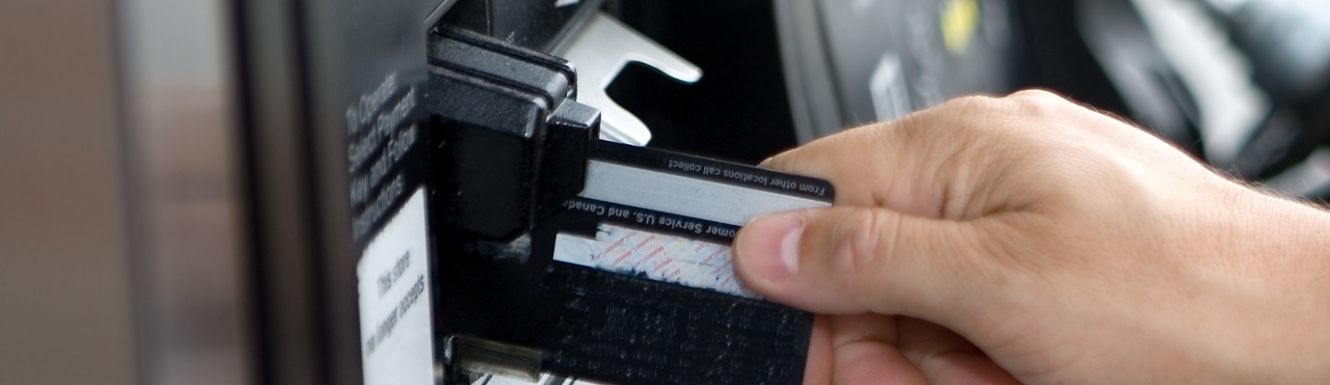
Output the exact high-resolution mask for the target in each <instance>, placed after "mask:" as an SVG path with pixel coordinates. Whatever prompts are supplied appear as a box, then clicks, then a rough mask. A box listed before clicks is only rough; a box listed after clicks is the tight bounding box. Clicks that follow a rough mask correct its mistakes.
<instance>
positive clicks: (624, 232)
mask: <svg viewBox="0 0 1330 385" xmlns="http://www.w3.org/2000/svg"><path fill="white" fill-rule="evenodd" d="M554 260H556V261H560V262H565V263H571V264H575V265H582V266H586V267H591V268H595V269H597V270H604V271H609V272H614V273H619V274H626V275H633V276H641V277H646V278H649V279H653V280H657V281H661V282H670V283H677V284H681V285H685V286H691V287H696V288H701V289H710V290H714V291H718V292H721V293H726V294H733V295H738V296H743V297H748V298H757V294H755V293H753V292H752V291H749V290H748V289H747V288H745V287H743V283H742V282H739V279H738V277H736V276H735V275H734V267H733V266H732V265H731V264H730V246H729V245H721V244H717V243H711V242H706V241H701V240H696V239H689V238H684V237H678V236H673V235H666V234H661V233H654V232H650V231H644V230H636V229H630V228H627V227H622V226H615V225H609V224H601V225H600V227H599V228H598V231H597V232H596V238H595V239H590V238H585V237H581V236H576V235H570V234H558V235H557V236H555V240H554Z"/></svg>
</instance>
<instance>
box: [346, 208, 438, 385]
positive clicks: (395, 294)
mask: <svg viewBox="0 0 1330 385" xmlns="http://www.w3.org/2000/svg"><path fill="white" fill-rule="evenodd" d="M428 252H429V233H428V231H427V228H426V213H425V190H424V189H423V188H421V189H418V190H416V191H415V192H414V193H413V194H412V195H411V199H409V200H407V202H406V204H405V205H403V206H402V208H401V210H398V211H397V214H396V215H395V216H393V217H392V219H389V220H388V222H387V223H386V224H385V225H384V227H383V230H382V231H381V232H379V234H378V235H377V236H375V237H374V240H372V241H370V243H369V246H368V247H366V248H365V254H364V256H363V257H362V258H361V259H360V263H359V264H358V265H357V266H356V278H357V282H358V284H357V285H358V290H359V295H360V341H361V346H360V349H361V350H360V354H361V357H362V359H363V361H364V370H365V384H366V385H431V384H433V383H434V333H433V326H432V325H433V322H432V317H431V316H430V315H431V311H430V303H431V301H430V288H431V285H430V281H429V271H430V269H429V255H428Z"/></svg>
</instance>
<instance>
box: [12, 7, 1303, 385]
mask: <svg viewBox="0 0 1330 385" xmlns="http://www.w3.org/2000/svg"><path fill="white" fill-rule="evenodd" d="M402 1H405V0H402ZM414 3H426V1H415V2H414ZM453 3H456V4H458V5H456V6H454V9H468V8H465V7H467V6H472V5H476V4H479V5H483V7H482V8H483V10H484V11H483V12H481V14H484V15H487V16H484V17H486V18H487V19H485V21H486V23H479V24H477V25H479V27H475V28H476V29H477V30H479V31H481V32H483V33H488V34H491V35H493V36H496V37H499V38H503V39H507V40H508V41H510V42H513V43H515V44H522V45H526V46H528V48H532V49H537V50H546V51H549V50H553V49H554V48H552V47H554V46H557V44H551V43H550V42H548V41H535V40H531V41H528V40H523V39H522V37H523V36H524V35H522V34H520V33H519V32H523V31H524V30H522V29H521V28H516V29H513V30H505V29H503V28H498V27H495V26H496V25H499V24H495V23H496V22H495V21H496V20H500V19H503V18H505V17H507V18H513V19H519V20H526V19H531V18H540V17H544V16H542V14H540V13H523V12H512V13H505V12H508V11H507V10H510V9H526V8H522V4H526V3H532V4H534V3H541V4H543V3H544V1H543V0H542V1H534V0H531V1H521V0H470V1H468V0H456V1H454V0H447V1H441V0H440V1H435V2H434V4H447V5H452V4H453ZM556 3H557V4H577V3H580V2H579V1H559V2H556ZM586 3H588V4H593V5H594V6H595V7H599V8H600V9H601V10H603V11H604V12H605V13H607V14H609V15H611V16H613V17H615V18H617V19H618V20H620V21H622V22H623V23H624V24H626V25H628V26H629V27H631V28H633V29H635V30H637V31H638V32H640V33H641V34H642V35H644V36H646V37H648V38H650V39H651V40H654V41H655V42H658V43H659V44H660V45H661V46H664V47H665V48H667V49H669V50H670V51H673V52H674V53H676V54H677V55H678V56H680V57H682V58H685V59H687V60H688V61H691V62H692V63H694V64H696V65H697V67H699V68H701V69H702V71H703V72H704V76H703V77H702V78H701V80H699V81H698V82H696V83H695V84H683V83H679V82H676V81H673V80H670V79H667V78H666V77H664V76H661V75H660V73H659V72H658V71H656V70H655V69H653V68H651V67H649V66H645V65H640V64H630V65H628V67H626V68H625V69H624V70H623V72H622V73H620V74H619V76H618V77H617V78H616V79H615V80H614V81H613V82H612V83H610V84H608V86H607V93H608V95H609V96H610V97H611V98H612V99H613V100H615V101H616V102H617V103H618V104H619V105H621V106H623V107H624V108H625V109H626V110H628V111H631V112H632V113H633V114H635V115H636V116H637V117H639V118H640V119H641V120H642V121H643V122H644V123H645V124H646V125H647V126H648V127H650V128H651V130H652V133H653V135H654V137H655V139H654V140H653V142H652V143H651V146H653V147H660V148H666V149H673V150H680V151H686V152H692V153H698V154H702V155H708V156H712V157H718V158H723V159H730V160H736V161H741V162H749V163H752V162H756V161H759V160H761V159H762V158H764V157H766V156H768V155H770V154H772V153H775V152H777V151H780V150H782V149H785V148H789V147H791V146H795V145H797V144H799V143H803V142H807V141H809V140H812V139H814V138H817V137H820V136H823V135H827V134H830V133H834V132H836V131H839V130H841V129H843V128H846V127H852V126H855V125H859V124H864V123H869V122H874V121H881V120H890V119H894V118H897V117H900V116H902V115H904V114H907V113H909V112H911V111H914V110H918V109H922V108H925V107H928V106H931V105H934V104H937V103H940V102H942V101H944V100H946V99H948V98H951V97H955V96H960V95H966V94H974V93H982V94H991V95H1000V94H1005V93H1008V92H1011V91H1014V90H1018V89H1022V88H1030V87H1037V88H1045V89H1049V90H1052V91H1055V92H1058V93H1061V94H1063V95H1067V96H1069V97H1071V98H1073V99H1075V100H1077V101H1080V102H1082V103H1085V104H1088V105H1091V106H1094V107H1096V108H1099V109H1101V110H1104V111H1107V112H1110V113H1113V114H1116V115H1118V116H1122V117H1124V118H1127V119H1129V120H1131V121H1134V122H1136V123H1137V124H1138V125H1139V126H1140V127H1142V129H1145V130H1150V131H1152V132H1155V133H1157V134H1158V135H1160V136H1161V137H1163V138H1166V139H1168V140H1169V141H1171V142H1173V143H1174V144H1176V145H1177V146H1178V147H1179V148H1181V149H1183V150H1185V151H1187V152H1189V153H1190V154H1192V155H1193V156H1195V157H1196V158H1197V159H1199V160H1201V161H1204V162H1206V163H1209V164H1211V165H1213V166H1214V167H1215V168H1216V169H1218V170H1220V171H1221V172H1224V173H1227V174H1229V175H1232V176H1233V177H1235V178H1239V179H1242V180H1245V181H1250V182H1254V183H1259V184H1260V185H1261V186H1262V187H1263V188H1266V189H1268V190H1270V191H1272V192H1274V193H1278V194H1284V195H1287V196H1290V197H1297V198H1304V199H1310V200H1318V201H1324V200H1325V199H1327V198H1330V147H1327V145H1330V2H1327V1H1325V0H1079V1H1068V0H1025V1H1018V0H775V1H759V0H746V1H703V0H694V1H679V0H672V1H646V0H637V1H630V0H607V1H603V2H586ZM265 4H280V5H281V6H280V7H279V6H277V5H271V6H268V5H265ZM323 4H325V3H319V2H305V1H295V0H292V1H281V2H277V1H274V2H266V3H265V2H256V1H247V0H235V1H224V0H121V1H97V0H6V1H4V2H0V384H79V383H98V384H129V383H219V384H235V383H249V382H288V381H283V379H285V378H287V377H284V374H280V373H279V374H274V373H276V372H280V371H274V370H273V369H272V368H271V366H272V365H275V364H272V363H271V362H268V361H263V360H267V359H269V358H271V357H273V356H277V355H281V354H291V355H293V356H300V355H301V353H300V352H294V353H292V352H278V353H273V349H274V348H272V347H271V346H268V344H269V343H267V342H265V341H267V340H266V338H268V337H269V336H272V335H274V334H279V333H277V332H274V331H272V330H270V329H263V330H257V329H258V328H260V327H264V328H268V327H271V326H272V325H271V324H269V323H263V322H258V321H256V319H257V318H259V317H261V316H262V315H263V314H268V313H264V312H263V311H261V310H257V309H258V308H257V307H256V306H258V305H256V303H266V302H264V301H268V299H267V297H266V296H265V295H266V294H264V293H266V292H265V290H272V287H274V285H276V286H280V284H274V282H287V280H286V278H288V277H289V276H287V275H269V276H266V277H268V278H263V279H260V278H255V277H256V276H259V275H261V274H275V273H273V272H274V271H284V270H280V268H281V267H280V266H278V267H271V269H269V268H270V267H263V266H261V265H262V264H261V263H260V262H262V261H259V260H256V258H255V257H254V255H255V253H254V250H256V249H255V247H257V246H254V245H256V244H258V243H256V241H255V239H257V237H258V236H256V235H255V234H257V233H259V231H260V230H256V229H255V227H256V226H262V227H264V228H265V229H268V228H273V227H279V226H282V224H280V223H277V224H273V223H276V222H272V223H270V222H256V221H255V220H254V219H253V218H254V217H255V216H257V215H259V214H255V213H256V212H257V211H256V210H258V209H257V208H256V206H257V205H258V203H256V202H257V201H258V200H259V198H264V199H267V198H268V197H269V195H264V194H268V193H265V192H264V191H267V190H264V189H266V188H269V186H273V184H270V183H269V181H271V180H286V179H282V178H283V177H282V175H288V176H291V177H290V178H287V179H289V180H297V179H296V177H298V176H300V175H301V173H302V172H308V171H309V170H311V169H313V168H308V169H307V168H300V167H296V166H291V167H289V168H283V169H280V170H279V169H276V168H271V169H270V168H268V167H267V165H268V164H269V163H264V162H266V160H264V161H261V160H257V159H258V158H257V155H256V154H260V153H262V154H267V153H268V152H265V151H271V152H273V153H284V152H283V151H281V149H282V148H288V147H280V146H282V145H289V146H291V147H289V148H292V149H308V147H313V146H317V145H318V144H317V143H312V142H315V141H313V140H309V141H306V140H305V139H304V137H303V136H302V135H306V136H309V137H313V136H315V135H316V132H317V128H318V127H315V128H308V127H307V128H304V129H303V130H304V131H302V130H292V131H291V135H292V136H291V137H288V138H285V139H282V138H278V139H274V140H275V142H268V141H262V142H260V141H257V139H256V138H260V139H263V138H264V137H262V136H261V135H258V134H256V133H254V132H253V131H254V130H256V128H255V127H257V126H256V125H257V124H259V123H264V124H273V123H272V122H271V121H258V120H255V119H254V117H255V116H259V115H258V114H257V113H255V112H254V111H259V112H262V111H265V109H270V108H271V109H281V108H290V109H293V110H298V109H299V108H300V107H299V106H302V104H300V103H291V102H289V100H297V99H299V98H300V97H303V96H309V97H311V98H314V97H315V96H317V95H314V96H311V95H310V93H308V92H307V93H305V94H301V93H300V92H294V93H293V94H292V95H296V96H292V98H294V99H289V100H288V99H281V98H276V99H273V100H276V101H269V99H266V97H270V96H272V95H278V94H280V95H286V94H281V92H288V91H289V90H286V91H284V89H281V88H277V89H275V91H271V92H269V90H268V89H267V88H262V87H259V86H260V85H266V84H268V83H255V80H254V78H253V77H252V76H251V75H253V73H254V72H253V71H252V70H251V69H250V68H251V67H252V66H255V65H256V64H255V63H263V62H265V61H266V60H269V59H270V58H273V56H268V55H266V54H264V52H287V53H288V54H290V55H292V56H294V57H296V58H294V59H292V58H287V57H285V56H284V57H283V58H284V59H283V60H291V62H293V63H298V64H299V65H293V66H292V67H290V68H293V69H291V70H290V71H288V72H276V75H272V76H273V77H271V78H263V79H266V81H272V83H273V84H276V83H278V82H280V81H285V80H286V79H287V78H293V79H294V78H302V79H306V80H307V81H308V79H309V78H311V77H312V76H314V75H309V74H308V73H307V72H311V73H312V72H318V71H315V70H314V69H316V68H320V67H319V65H320V64H321V63H324V62H326V61H327V60H329V59H327V58H328V57H327V56H312V55H310V56H301V55H305V54H308V52H312V51H308V50H305V49H304V48H301V47H304V46H301V45H300V44H310V45H309V46H313V47H318V45H317V44H319V43H320V42H322V40H321V39H322V38H323V36H332V35H331V34H324V33H323V32H320V31H321V30H317V29H309V30H299V29H298V28H305V27H306V26H307V25H306V24H301V23H299V22H290V23H287V24H284V23H282V22H277V23H275V24H274V23H266V22H264V20H267V18H273V19H278V20H287V21H290V20H297V21H298V20H304V19H301V18H300V17H303V16H302V15H303V14H302V12H309V13H311V14H315V15H314V16H309V17H311V18H313V17H319V16H318V15H323V14H328V13H332V12H337V10H328V8H332V7H337V6H340V5H344V4H357V3H356V2H355V1H352V0H346V1H340V2H329V3H326V4H331V5H323ZM394 4H395V3H394ZM434 4H430V5H429V6H427V7H422V8H420V11H419V12H418V13H419V14H420V16H419V17H418V19H419V20H426V19H429V20H435V19H436V18H437V16H429V15H426V14H428V13H430V12H431V10H438V9H445V8H443V7H439V8H436V7H434ZM563 6H564V5H556V7H563ZM269 7H271V8H269ZM319 12H323V13H319ZM341 12H346V13H348V14H351V13H354V12H360V11H358V10H356V9H355V8H350V7H348V8H347V9H346V10H344V11H341ZM292 15H295V16H292ZM459 15H462V13H461V11H455V12H453V13H452V14H450V15H444V17H443V20H445V22H449V20H452V21H451V22H458V21H457V20H458V19H459V18H463V17H469V16H459ZM320 25H321V24H320ZM273 26H276V27H273ZM264 28H268V29H264ZM569 28H573V27H569ZM310 31H313V32H310ZM286 34H290V35H291V36H296V37H295V38H292V39H291V40H290V42H287V43H290V44H293V46H291V47H286V46H281V45H280V44H284V43H283V42H285V40H273V41H271V42H269V41H267V40H255V39H254V38H253V37H254V36H287V35H286ZM422 40H423V38H422ZM311 42H313V43H311ZM269 43H271V44H277V46H274V47H267V46H264V44H269ZM256 46H257V47H259V48H255V47H256ZM348 52H350V54H355V51H348ZM273 60H276V59H273ZM312 68H314V69H312ZM324 75H325V74H324V73H323V72H318V76H324ZM328 76H333V77H336V76H338V75H337V74H336V73H334V74H332V75H328ZM314 79H320V78H314ZM255 90H263V92H256V91H255ZM302 95H303V96H302ZM260 96H262V98H261V97H260ZM265 116H266V115H265ZM315 121H317V119H315ZM279 123H280V122H279ZM304 124H310V125H313V124H315V123H309V122H305V123H304ZM302 127H305V126H302ZM265 140H267V139H265ZM282 140H285V141H288V142H291V143H295V144H290V143H287V144H282V143H286V142H282ZM306 142H311V143H306ZM273 143H278V144H276V145H274V144H273ZM260 145H274V146H278V147H262V146H260ZM302 146H305V147H302ZM274 148H275V149H276V150H274ZM265 149H266V150H265ZM311 151H312V150H311ZM313 152H317V151H313ZM311 157H312V156H311ZM265 159H266V158H265ZM306 161H307V162H313V163H310V164H315V165H316V166H317V165H318V163H317V160H306ZM311 167H314V166H311ZM319 167H321V166H319ZM316 168H317V167H316ZM333 168H335V167H333ZM274 170H275V171H274ZM282 173H286V174H282ZM272 175H277V176H272ZM265 178H274V179H265ZM291 183H296V182H291ZM273 189H274V190H273V191H274V192H269V193H271V194H275V195H274V196H283V195H282V193H281V191H284V190H280V189H279V188H276V187H273ZM300 191H304V192H302V193H301V194H305V193H310V192H308V191H305V190H300ZM310 194H314V193H310ZM322 194H327V193H326V192H324V193H322ZM314 196H315V195H299V194H296V195H292V196H291V197H287V198H285V199H290V201H289V202H294V203H295V206H299V204H301V203H302V202H305V201H308V200H313V199H314V198H313V197H314ZM264 202H267V201H264ZM265 204H266V203H265ZM310 207H314V206H313V204H310ZM306 209H309V210H315V209H313V208H306ZM1216 209H1222V208H1216ZM292 218H297V217H292ZM298 218H299V219H290V220H292V221H296V222H299V223H297V225H301V224H302V223H303V226H304V227H301V228H302V229H305V228H314V229H315V230H309V229H306V230H302V231H306V232H308V234H306V233H300V237H315V238H317V236H316V235H310V234H316V233H318V230H317V228H319V226H321V224H322V222H314V221H317V218H318V216H309V217H298ZM310 218H315V219H310ZM300 221H306V222H309V223H305V222H300ZM264 231H267V230H264ZM318 234H321V233H318ZM293 239H295V238H293ZM299 239H303V238H299ZM269 241H271V239H269ZM263 245H264V246H263V247H269V245H268V244H263ZM279 246H280V245H279ZM265 250H267V249H265ZM291 250H295V251H291V252H292V253H296V252H300V253H311V254H312V253H313V251H310V250H318V248H310V250H306V249H304V248H299V247H294V248H292V249H291ZM305 263H308V262H305ZM274 269H275V270H274ZM296 270H300V269H296ZM302 271H303V270H302ZM306 272H307V271H306ZM274 277H276V278H274ZM302 277H303V276H302ZM316 281H317V282H321V283H318V284H310V285H309V286H308V287H311V288H313V289H308V290H314V291H315V292H317V291H319V290H331V289H328V287H327V286H319V285H324V284H328V282H338V281H335V280H326V281H318V280H316ZM316 294H317V293H316ZM290 295H291V296H292V297H290V298H288V299H291V298H294V300H292V301H294V303H299V302H301V299H302V298H303V297H300V296H299V295H297V294H290ZM306 321H307V322H312V323H313V324H317V323H318V322H320V321H319V320H317V319H315V320H312V321H311V320H306ZM292 335H299V333H294V334H292ZM311 335H312V337H311V336H304V337H299V338H311V339H316V340H317V339H318V338H319V337H318V336H319V334H317V333H316V334H311ZM313 345H316V346H321V345H319V344H318V343H313ZM313 349H314V350H311V351H313V352H315V353H313V354H311V355H317V352H318V351H319V350H318V348H313ZM278 350H280V349H278ZM255 352H263V353H264V354H266V356H263V357H268V358H256V357H258V356H260V355H256V354H255ZM265 362H268V363H265ZM280 362H282V363H281V364H276V365H287V364H288V363H289V365H292V366H296V365H306V364H307V365H315V364H309V363H304V364H301V363H302V362H304V361H300V360H295V361H280ZM300 368H301V370H319V369H309V368H305V367H303V366H301V367H300ZM296 371H297V372H298V371H299V370H296ZM315 378H317V377H315Z"/></svg>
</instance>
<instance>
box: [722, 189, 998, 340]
mask: <svg viewBox="0 0 1330 385" xmlns="http://www.w3.org/2000/svg"><path fill="white" fill-rule="evenodd" d="M976 226H977V224H975V223H974V222H959V221H947V220H936V219H929V218H922V217H916V216H909V215H905V214H901V213H899V212H895V211H891V210H887V209H882V208H866V207H847V206H838V207H831V208H825V209H812V210H803V211H792V212H785V213H778V214H771V215H766V216H762V217H758V218H756V219H754V220H752V221H750V222H749V223H748V225H746V226H744V227H743V228H742V229H741V230H740V231H739V234H738V235H737V236H736V238H735V241H734V255H735V261H734V267H735V270H736V271H737V273H738V275H739V277H740V278H741V279H742V280H743V281H744V282H745V283H746V284H747V285H748V287H749V288H751V289H752V290H754V291H756V292H758V293H759V294H762V295H763V296H766V297H767V298H769V299H771V300H774V301H777V302H781V303H785V304H788V305H791V306H794V307H798V308H801V309H804V310H808V311H812V312H815V313H824V314H858V313H864V312H873V313H880V314H893V315H894V314H900V315H909V316H914V317H920V318H925V319H930V320H934V321H935V322H945V321H946V320H954V319H957V318H955V317H962V316H964V314H965V313H964V312H965V308H967V307H968V306H964V305H966V304H968V303H982V302H976V301H982V299H981V297H983V290H980V287H981V286H983V285H982V282H981V281H980V280H979V279H980V278H982V276H983V275H981V274H976V272H977V271H978V270H977V269H978V267H977V266H976V264H978V263H980V261H981V258H979V253H978V252H977V250H979V249H980V248H979V247H978V244H979V243H978V242H979V239H978V238H979V237H981V236H982V232H980V231H978V230H979V229H977V228H976ZM989 276H991V275H989Z"/></svg>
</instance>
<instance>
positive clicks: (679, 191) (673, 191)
mask: <svg viewBox="0 0 1330 385" xmlns="http://www.w3.org/2000/svg"><path fill="white" fill-rule="evenodd" d="M586 173H587V175H586V188H585V189H583V190H582V194H581V196H582V197H585V198H591V199H595V200H600V201H605V202H611V203H618V204H621V205H627V206H633V207H640V208H644V209H647V210H655V211H661V212H667V213H671V214H677V215H682V216H686V217H693V218H697V219H703V220H708V221H712V222H720V223H725V224H729V225H734V226H743V225H745V224H747V223H748V221H749V220H751V219H753V218H755V217H757V216H758V215H762V214H767V213H774V212H780V211H788V210H797V209H805V208H815V207H827V206H830V205H831V204H830V203H827V202H822V201H818V200H813V199H808V198H803V197H797V196H791V195H785V194H779V193H774V192H770V191H765V190H757V189H752V188H745V187H739V186H736V185H732V184H728V183H720V182H712V181H709V180H703V179H697V178H689V177H686V176H680V175H675V174H670V173H664V172H659V171H654V170H647V169H642V168H637V167H632V166H625V165H622V164H618V163H611V162H605V161H600V160H591V161H590V162H587V172H586Z"/></svg>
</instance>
